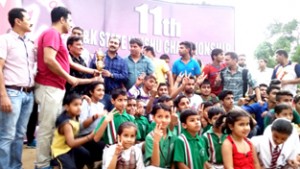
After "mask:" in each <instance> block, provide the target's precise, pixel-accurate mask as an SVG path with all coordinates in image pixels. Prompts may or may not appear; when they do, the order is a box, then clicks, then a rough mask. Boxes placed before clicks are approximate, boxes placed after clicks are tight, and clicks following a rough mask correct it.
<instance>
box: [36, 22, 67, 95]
mask: <svg viewBox="0 0 300 169" xmlns="http://www.w3.org/2000/svg"><path fill="white" fill-rule="evenodd" d="M44 47H50V48H52V49H54V50H56V51H57V54H56V57H55V59H56V60H57V62H58V63H59V64H60V65H61V67H62V68H63V69H64V70H65V71H66V72H67V73H69V72H70V63H69V55H68V50H67V48H66V46H65V44H64V42H63V40H62V38H61V34H60V33H59V32H58V31H57V30H55V29H54V28H50V29H48V30H46V31H45V32H43V33H42V35H41V36H40V37H39V40H38V51H37V67H38V73H37V75H36V78H35V81H36V82H37V83H39V84H42V85H47V86H53V87H56V88H60V89H62V90H64V89H65V84H66V80H65V79H64V78H62V77H60V76H58V75H56V74H54V73H53V72H52V71H51V70H50V69H49V68H48V67H47V65H46V64H45V62H44V51H43V50H44Z"/></svg>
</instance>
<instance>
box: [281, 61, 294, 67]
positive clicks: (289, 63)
mask: <svg viewBox="0 0 300 169" xmlns="http://www.w3.org/2000/svg"><path fill="white" fill-rule="evenodd" d="M291 64H292V62H291V61H290V60H289V62H288V64H286V65H280V66H282V67H286V66H289V65H291Z"/></svg>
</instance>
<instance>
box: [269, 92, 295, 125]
mask: <svg viewBox="0 0 300 169" xmlns="http://www.w3.org/2000/svg"><path fill="white" fill-rule="evenodd" d="M292 102H293V94H292V93H291V92H289V91H287V90H280V91H279V92H277V94H276V104H277V105H278V104H280V103H287V104H290V105H292ZM292 110H293V119H292V122H293V123H295V124H300V115H299V114H298V112H297V111H296V110H294V109H292ZM274 116H275V113H274V110H270V111H269V113H268V114H267V116H265V118H264V127H265V128H266V127H267V126H268V125H269V124H271V123H272V119H274Z"/></svg>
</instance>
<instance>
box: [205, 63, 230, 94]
mask: <svg viewBox="0 0 300 169" xmlns="http://www.w3.org/2000/svg"><path fill="white" fill-rule="evenodd" d="M225 67H226V65H225V64H221V65H220V67H219V68H217V67H215V66H213V65H212V64H207V65H206V66H205V67H204V69H203V72H204V74H206V75H207V79H208V80H209V82H210V86H211V93H213V94H215V95H216V96H218V95H219V94H220V93H221V91H222V89H223V85H220V86H218V87H216V86H215V81H216V78H217V75H218V74H219V72H220V71H221V70H222V69H224V68H225Z"/></svg>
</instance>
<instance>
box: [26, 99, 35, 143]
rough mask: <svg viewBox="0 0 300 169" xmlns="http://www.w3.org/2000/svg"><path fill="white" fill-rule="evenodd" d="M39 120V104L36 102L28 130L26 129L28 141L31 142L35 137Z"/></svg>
mask: <svg viewBox="0 0 300 169" xmlns="http://www.w3.org/2000/svg"><path fill="white" fill-rule="evenodd" d="M37 121H38V104H37V103H36V102H34V104H33V109H32V112H31V115H30V118H29V121H28V124H27V131H26V137H27V143H31V142H32V141H33V140H34V138H35V137H34V133H35V129H36V125H37Z"/></svg>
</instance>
